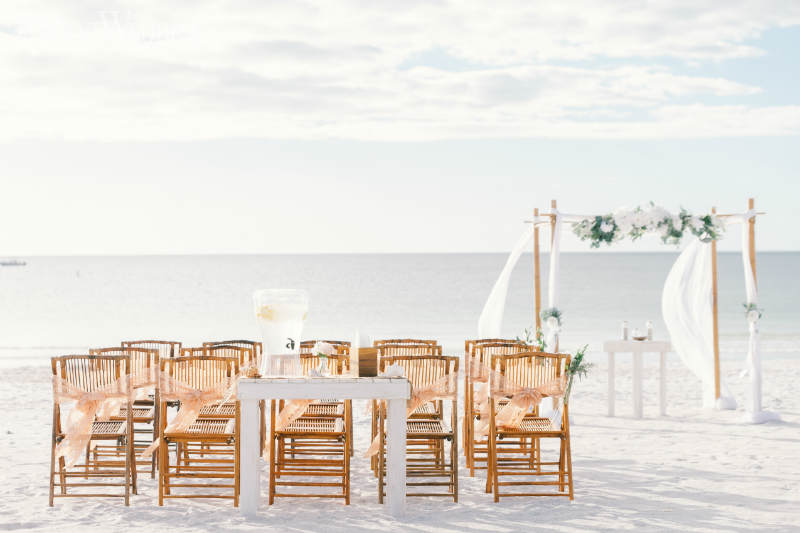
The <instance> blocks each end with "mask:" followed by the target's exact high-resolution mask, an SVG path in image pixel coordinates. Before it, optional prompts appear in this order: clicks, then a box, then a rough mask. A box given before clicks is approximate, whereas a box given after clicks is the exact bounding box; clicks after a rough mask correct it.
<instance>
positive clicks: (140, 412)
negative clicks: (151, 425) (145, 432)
mask: <svg viewBox="0 0 800 533" xmlns="http://www.w3.org/2000/svg"><path fill="white" fill-rule="evenodd" d="M132 415H133V421H134V422H152V421H153V416H154V415H155V408H154V407H134V408H133V413H132ZM127 416H128V408H127V407H123V408H122V409H120V410H119V414H118V415H117V416H112V417H111V420H126V419H127Z"/></svg>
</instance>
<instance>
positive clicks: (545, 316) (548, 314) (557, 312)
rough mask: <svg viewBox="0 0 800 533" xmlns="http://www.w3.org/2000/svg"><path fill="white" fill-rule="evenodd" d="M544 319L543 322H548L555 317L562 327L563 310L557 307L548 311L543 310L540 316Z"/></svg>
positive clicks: (549, 308)
mask: <svg viewBox="0 0 800 533" xmlns="http://www.w3.org/2000/svg"><path fill="white" fill-rule="evenodd" d="M539 316H540V317H541V318H542V322H547V319H548V318H550V317H553V318H555V319H556V321H557V322H558V325H559V326H561V310H560V309H559V308H557V307H548V308H547V309H542V312H541V313H540V314H539Z"/></svg>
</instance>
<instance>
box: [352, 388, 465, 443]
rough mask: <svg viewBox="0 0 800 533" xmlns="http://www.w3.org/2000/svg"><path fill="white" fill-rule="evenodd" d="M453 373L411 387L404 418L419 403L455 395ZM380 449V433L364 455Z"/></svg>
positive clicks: (415, 408)
mask: <svg viewBox="0 0 800 533" xmlns="http://www.w3.org/2000/svg"><path fill="white" fill-rule="evenodd" d="M456 377H457V376H456V375H455V374H447V375H445V376H442V377H441V378H440V379H438V380H436V381H434V382H433V383H429V384H427V385H423V386H421V387H414V386H413V385H412V387H411V398H409V399H408V400H406V418H408V417H409V416H411V414H412V413H413V412H414V411H416V410H417V409H418V408H419V407H420V406H421V405H424V404H426V403H428V402H432V401H434V400H450V399H453V398H455V397H456V394H457V392H458V381H457V379H456ZM379 449H380V435H378V436H376V437H375V438H374V439H372V443H371V444H370V445H369V448H368V449H367V451H366V453H364V457H372V456H373V455H375V454H376V453H378V450H379Z"/></svg>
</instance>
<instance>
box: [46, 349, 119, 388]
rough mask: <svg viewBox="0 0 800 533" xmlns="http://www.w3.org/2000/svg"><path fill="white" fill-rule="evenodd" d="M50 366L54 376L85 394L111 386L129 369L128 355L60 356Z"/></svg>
mask: <svg viewBox="0 0 800 533" xmlns="http://www.w3.org/2000/svg"><path fill="white" fill-rule="evenodd" d="M50 364H51V366H52V370H53V375H54V376H58V377H60V378H61V379H63V380H64V381H66V382H67V383H69V384H70V385H72V386H74V387H78V388H80V389H82V390H85V391H87V392H93V391H96V390H100V389H102V388H104V387H107V386H108V385H111V384H112V383H114V382H115V381H117V380H118V379H120V378H121V377H122V376H124V375H126V374H130V368H131V363H130V356H129V355H62V356H59V357H52V358H51V359H50Z"/></svg>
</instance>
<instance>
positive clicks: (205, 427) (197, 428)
mask: <svg viewBox="0 0 800 533" xmlns="http://www.w3.org/2000/svg"><path fill="white" fill-rule="evenodd" d="M235 430H236V424H235V420H233V419H222V420H215V419H211V418H201V419H197V420H196V421H195V423H194V424H192V425H191V426H189V428H188V429H186V430H183V431H170V432H168V433H164V437H166V438H168V439H191V438H193V437H194V438H201V439H202V438H211V439H229V438H232V437H233V436H234V432H235Z"/></svg>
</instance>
